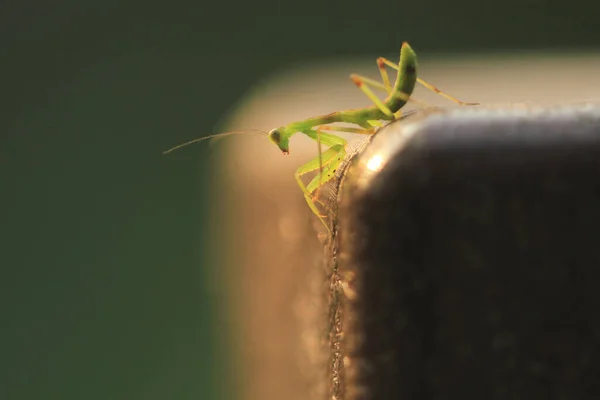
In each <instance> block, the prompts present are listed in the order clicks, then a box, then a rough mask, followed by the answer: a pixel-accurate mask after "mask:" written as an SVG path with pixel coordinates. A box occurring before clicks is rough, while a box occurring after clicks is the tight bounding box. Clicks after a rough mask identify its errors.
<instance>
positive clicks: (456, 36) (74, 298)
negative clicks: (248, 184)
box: [0, 0, 600, 400]
mask: <svg viewBox="0 0 600 400" xmlns="http://www.w3.org/2000/svg"><path fill="white" fill-rule="evenodd" d="M575 4H578V5H577V6H576V5H575ZM598 15H600V6H599V5H598V3H597V2H595V1H588V2H572V3H571V4H567V3H564V2H562V1H531V0H530V1H524V0H505V1H502V2H483V1H447V0H429V1H418V0H417V1H399V0H396V1H382V0H369V1H363V2H361V1H356V0H346V1H322V0H304V1H266V0H253V1H242V0H233V1H222V2H202V1H196V2H175V1H172V2H164V3H163V2H153V1H134V2H131V1H130V2H127V1H119V2H116V1H105V2H82V1H64V0H62V1H61V0H57V1H54V2H42V1H37V2H35V1H33V2H27V1H22V0H21V1H15V0H8V1H7V0H5V1H1V2H0V51H1V54H2V61H1V63H0V72H1V74H0V79H1V86H0V93H1V94H2V95H1V96H0V99H1V102H2V103H1V109H0V116H1V118H0V121H1V126H0V130H1V138H2V142H1V146H0V152H1V158H0V165H1V168H0V176H1V182H2V210H3V213H2V228H3V229H2V230H1V232H2V238H1V239H2V240H1V242H0V243H2V258H1V260H2V261H1V262H2V276H1V280H0V282H1V292H0V293H1V294H0V301H1V304H2V313H1V315H0V328H1V334H0V343H1V344H0V346H1V347H0V358H1V364H0V365H1V367H2V371H1V374H0V398H1V399H7V400H12V399H65V400H71V399H83V398H85V399H89V400H93V399H114V400H117V399H130V400H131V399H144V400H150V399H225V398H227V399H228V398H237V397H239V396H240V393H239V392H238V388H239V379H238V378H237V377H236V375H235V374H234V373H230V372H231V371H232V370H234V367H235V366H234V365H232V362H230V361H228V360H229V356H230V354H231V352H232V350H230V349H228V348H227V343H228V337H229V335H230V334H231V332H230V328H229V325H228V323H227V322H226V321H227V317H226V316H223V313H224V312H225V308H226V307H225V306H224V304H225V302H226V299H227V297H228V294H227V293H221V292H220V290H221V289H219V288H218V287H216V286H215V285H214V284H212V283H211V282H212V278H211V276H212V274H213V273H214V272H215V270H217V269H218V267H219V266H218V265H216V263H215V262H214V257H213V256H214V253H211V249H214V248H217V247H218V246H222V245H223V243H217V242H218V239H216V236H215V235H214V234H213V232H214V229H215V228H214V227H212V226H211V225H210V224H209V219H208V217H209V213H210V203H208V200H209V197H210V193H208V190H209V188H208V186H207V183H208V182H210V180H211V179H214V178H215V177H216V175H215V171H214V170H211V168H210V166H211V163H212V162H213V161H214V159H215V157H216V155H215V152H213V151H211V148H209V147H208V146H198V148H196V149H195V151H188V152H181V153H179V154H173V156H171V157H163V156H162V155H161V151H162V150H165V149H167V148H169V147H171V146H172V145H175V144H178V143H180V142H183V141H187V140H190V139H192V138H194V137H197V136H199V135H203V134H208V133H213V132H215V131H218V128H219V126H218V123H219V121H221V120H222V119H223V118H225V117H226V116H227V113H228V110H231V108H232V107H233V106H234V105H235V103H236V101H238V100H239V99H240V97H241V96H243V94H244V93H245V92H247V90H248V89H249V88H250V87H251V86H252V85H254V84H256V83H257V82H258V81H259V80H262V79H266V78H267V77H268V76H269V75H270V74H272V73H275V72H278V71H282V70H285V69H288V68H293V67H294V65H297V64H298V63H303V64H305V63H310V62H311V61H312V60H318V59H322V58H324V57H326V58H330V59H334V58H335V57H336V56H342V55H361V54H364V55H368V56H373V57H376V56H378V55H382V54H393V53H394V52H395V51H397V49H398V48H399V45H400V43H401V42H402V41H404V40H406V41H409V42H411V44H413V46H414V47H415V48H416V49H418V51H419V52H421V53H423V52H425V53H434V52H445V53H450V52H455V51H459V52H488V51H496V50H516V51H518V50H546V49H554V50H557V49H572V48H573V49H600V47H599V46H600V23H599V22H598V21H599V19H598ZM599 72H600V71H599ZM515 79H518V74H517V73H515ZM549 84H551V82H549ZM293 95H294V94H293V93H290V96H293ZM282 101H285V98H284V99H282ZM213 220H214V219H213ZM211 260H212V261H211Z"/></svg>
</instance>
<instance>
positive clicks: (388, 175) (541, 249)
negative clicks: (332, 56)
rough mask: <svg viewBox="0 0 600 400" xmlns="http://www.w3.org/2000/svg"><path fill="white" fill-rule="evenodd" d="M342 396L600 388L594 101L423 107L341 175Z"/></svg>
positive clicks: (599, 214) (596, 392)
mask: <svg viewBox="0 0 600 400" xmlns="http://www.w3.org/2000/svg"><path fill="white" fill-rule="evenodd" d="M339 197H340V205H339V215H338V219H337V228H338V230H337V234H336V237H335V240H334V241H333V242H332V244H331V247H330V250H331V260H332V261H331V264H332V266H331V268H332V269H333V270H335V271H337V273H339V275H340V277H341V280H340V284H339V287H341V288H343V292H344V293H345V296H344V298H343V301H341V305H340V307H341V308H340V309H339V310H338V312H339V314H340V318H341V322H340V324H341V327H342V328H341V329H342V332H341V333H340V337H342V338H343V339H342V340H341V348H342V355H343V363H340V365H338V366H337V367H336V366H335V365H334V370H333V376H338V377H340V376H341V377H342V378H341V379H342V380H343V384H342V388H341V389H340V388H339V387H338V388H337V389H336V390H337V392H336V393H334V395H335V396H334V397H337V396H339V397H344V398H345V399H348V400H350V399H352V400H353V399H399V398H402V399H457V398H463V399H470V398H477V399H532V398H544V399H550V398H557V399H558V398H560V399H587V398H598V397H599V396H600V385H599V384H598V379H597V378H598V377H599V376H600V315H599V314H598V309H600V292H599V291H598V282H600V269H599V268H598V266H599V265H600V246H598V236H599V234H598V232H599V229H600V108H599V107H598V106H597V105H593V104H579V105H572V106H557V107H529V106H523V107H513V108H502V109H494V108H479V107H473V108H471V107H468V108H467V107H463V108H457V109H452V110H446V111H443V110H432V111H429V112H421V113H419V114H418V115H416V116H413V117H410V118H408V119H406V120H405V121H398V122H396V123H392V124H389V125H388V126H386V127H384V128H383V129H381V130H380V132H379V133H378V134H377V135H375V137H374V138H373V140H372V142H371V143H370V144H369V146H368V147H367V148H366V149H365V150H364V151H363V152H362V153H360V154H359V155H358V156H356V157H355V158H354V159H353V160H352V162H351V163H350V166H349V168H348V170H347V172H346V175H345V177H344V180H343V182H342V186H341V188H340V193H339Z"/></svg>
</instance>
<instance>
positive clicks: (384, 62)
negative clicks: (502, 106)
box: [377, 57, 479, 106]
mask: <svg viewBox="0 0 600 400" xmlns="http://www.w3.org/2000/svg"><path fill="white" fill-rule="evenodd" d="M380 64H382V65H388V66H390V67H392V68H394V69H395V70H398V64H396V63H394V62H392V61H390V60H388V59H387V58H383V57H379V58H378V59H377V65H380ZM380 69H381V67H380ZM417 82H419V83H420V84H421V85H423V86H425V87H426V88H427V89H429V90H431V91H432V92H435V93H437V94H439V95H440V96H443V97H445V98H447V99H448V100H450V101H453V102H455V103H456V104H459V105H461V106H476V105H478V104H479V103H468V102H466V101H462V100H458V99H457V98H455V97H452V96H450V95H449V94H448V93H444V92H442V91H441V90H440V89H438V88H437V87H435V86H433V85H432V84H430V83H427V82H425V81H424V80H423V79H421V78H417Z"/></svg>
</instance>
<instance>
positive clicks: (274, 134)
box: [269, 129, 281, 144]
mask: <svg viewBox="0 0 600 400" xmlns="http://www.w3.org/2000/svg"><path fill="white" fill-rule="evenodd" d="M269 139H271V141H272V142H273V143H275V144H278V143H279V142H280V141H281V133H280V132H279V131H278V130H277V129H273V130H272V131H271V132H269Z"/></svg>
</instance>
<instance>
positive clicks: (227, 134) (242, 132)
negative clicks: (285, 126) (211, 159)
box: [163, 129, 268, 154]
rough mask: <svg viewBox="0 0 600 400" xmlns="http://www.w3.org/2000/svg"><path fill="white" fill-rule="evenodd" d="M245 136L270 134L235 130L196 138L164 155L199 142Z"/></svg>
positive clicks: (259, 131) (253, 130) (166, 151)
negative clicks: (231, 136)
mask: <svg viewBox="0 0 600 400" xmlns="http://www.w3.org/2000/svg"><path fill="white" fill-rule="evenodd" d="M245 134H255V135H263V136H268V132H265V131H261V130H258V129H256V130H255V129H240V130H234V131H229V132H224V133H217V134H216V135H209V136H203V137H199V138H196V139H194V140H190V141H189V142H185V143H182V144H179V145H177V146H175V147H171V148H170V149H169V150H165V151H163V154H169V153H171V152H173V151H175V150H177V149H180V148H182V147H186V146H189V145H190V144H194V143H197V142H201V141H203V140H207V139H216V138H220V137H224V136H230V135H245Z"/></svg>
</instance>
